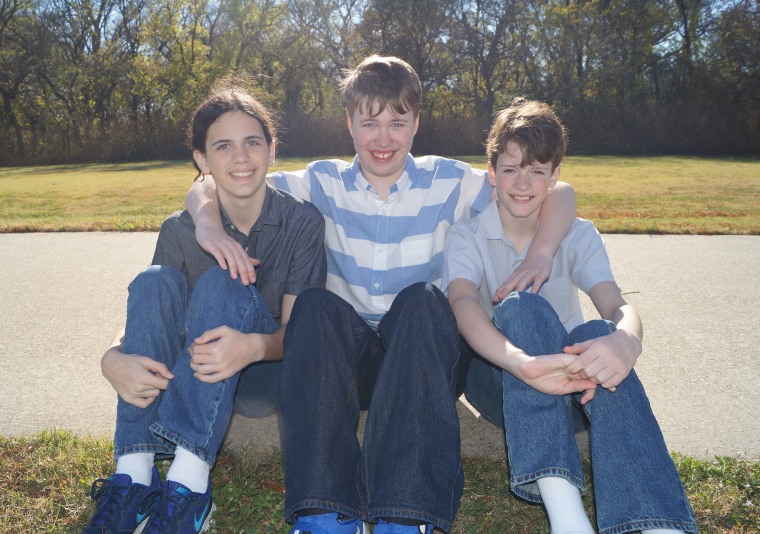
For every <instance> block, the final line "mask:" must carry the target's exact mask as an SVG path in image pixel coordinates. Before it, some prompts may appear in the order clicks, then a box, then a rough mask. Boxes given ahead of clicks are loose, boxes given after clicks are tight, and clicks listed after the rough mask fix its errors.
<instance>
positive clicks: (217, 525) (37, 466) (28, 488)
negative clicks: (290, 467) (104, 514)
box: [0, 431, 760, 534]
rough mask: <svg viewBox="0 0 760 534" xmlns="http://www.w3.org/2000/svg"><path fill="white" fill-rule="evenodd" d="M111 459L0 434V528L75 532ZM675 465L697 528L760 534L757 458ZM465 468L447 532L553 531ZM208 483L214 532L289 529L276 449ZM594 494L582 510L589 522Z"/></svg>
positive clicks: (488, 479) (82, 447) (46, 439)
mask: <svg viewBox="0 0 760 534" xmlns="http://www.w3.org/2000/svg"><path fill="white" fill-rule="evenodd" d="M112 453H113V449H112V445H111V442H110V440H108V439H105V438H103V439H93V438H82V437H76V436H74V435H72V434H70V433H67V432H56V431H51V432H44V433H42V434H40V435H37V436H34V437H23V438H0V487H2V488H3V490H2V492H0V531H1V532H3V533H5V532H8V533H11V532H13V533H15V532H19V533H21V532H24V533H31V532H72V533H73V532H80V531H81V528H82V527H83V526H84V523H86V522H87V521H88V520H89V516H90V514H91V513H92V509H93V507H92V503H91V501H90V500H89V497H88V495H89V489H90V485H91V484H92V482H93V480H95V479H96V478H98V477H102V476H107V475H108V474H110V472H111V471H112V470H113V460H112V459H111V454H112ZM675 462H676V466H677V468H678V471H679V473H680V474H681V479H682V480H683V482H684V485H685V487H686V491H687V493H688V494H689V499H690V501H691V504H692V507H693V508H694V512H695V514H696V516H697V521H698V523H699V528H700V531H701V532H703V533H717V532H723V533H724V532H730V533H747V534H749V533H756V532H758V531H760V509H758V504H759V503H760V462H746V461H740V460H737V459H732V458H725V457H724V458H716V459H714V460H712V461H698V460H694V459H692V458H687V457H680V456H676V457H675ZM164 464H165V462H164ZM464 467H465V489H464V496H463V498H462V503H461V505H460V508H459V513H458V514H457V519H456V521H455V524H454V528H453V529H452V531H451V532H452V534H475V533H489V534H490V533H493V534H497V533H498V534H506V533H511V534H528V533H537V534H538V533H548V532H549V529H548V523H547V520H546V516H545V514H544V512H543V509H542V507H540V506H536V505H532V504H528V503H526V502H524V501H520V500H518V499H517V498H515V497H513V496H512V495H511V494H510V493H509V491H508V487H507V478H508V470H507V465H506V462H505V461H493V460H484V459H472V458H466V459H465V462H464ZM166 468H167V466H166V465H160V469H161V470H163V471H164V472H165V470H166ZM586 471H587V474H588V473H589V465H588V464H586ZM212 483H213V488H214V500H215V502H216V504H217V506H218V510H217V512H216V514H215V516H214V517H215V522H214V524H213V525H212V529H211V532H212V533H230V534H239V533H246V534H253V533H261V534H263V533H267V534H269V533H283V534H285V533H287V532H288V526H287V524H286V523H285V522H284V521H283V520H282V514H283V499H284V488H283V474H282V463H281V458H280V457H279V455H278V454H277V453H274V454H262V453H254V452H252V451H246V450H243V451H236V454H234V455H233V454H230V453H229V452H223V453H222V454H221V455H220V457H219V460H218V462H217V465H216V468H215V469H214V471H213V474H212ZM590 493H591V492H589V494H588V495H587V497H586V499H585V504H586V508H587V509H588V511H589V513H590V514H591V515H592V517H593V506H594V504H593V499H592V498H591V496H590Z"/></svg>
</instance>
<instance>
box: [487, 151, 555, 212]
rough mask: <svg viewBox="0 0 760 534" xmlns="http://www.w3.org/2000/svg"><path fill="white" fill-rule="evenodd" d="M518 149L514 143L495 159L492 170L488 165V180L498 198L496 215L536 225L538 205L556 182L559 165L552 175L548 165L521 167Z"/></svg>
mask: <svg viewBox="0 0 760 534" xmlns="http://www.w3.org/2000/svg"><path fill="white" fill-rule="evenodd" d="M522 158H523V150H522V147H521V146H520V145H519V144H518V143H516V142H514V141H509V142H508V143H507V149H506V150H505V151H504V152H502V153H500V154H499V156H498V157H497V158H496V168H494V166H493V165H492V164H491V163H490V162H489V163H488V177H489V181H490V182H491V185H492V186H494V187H496V194H497V195H498V196H499V211H500V213H501V214H502V217H503V216H507V217H511V218H513V219H522V220H527V221H531V222H532V221H533V220H535V221H538V214H539V212H540V209H541V205H542V204H543V203H544V200H545V199H546V195H547V194H548V192H549V188H551V187H554V185H555V184H556V183H557V178H559V165H558V166H557V167H556V168H555V169H554V171H552V164H551V162H548V163H541V162H539V161H534V162H533V163H531V164H529V165H526V166H525V167H522V166H521V163H522Z"/></svg>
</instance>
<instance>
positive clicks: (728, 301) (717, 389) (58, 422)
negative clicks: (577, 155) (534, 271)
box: [0, 233, 760, 459]
mask: <svg viewBox="0 0 760 534" xmlns="http://www.w3.org/2000/svg"><path fill="white" fill-rule="evenodd" d="M155 239H156V234H154V233H55V234H44V233H43V234H2V235H0V374H1V375H2V376H3V385H4V387H3V388H0V435H4V436H13V435H19V434H29V433H36V432H39V431H40V430H42V429H46V428H60V429H67V430H71V431H73V432H77V433H86V434H92V435H110V434H112V432H113V427H114V418H115V406H116V402H115V394H114V392H113V390H112V389H111V387H110V385H109V384H108V382H107V381H106V380H105V379H104V378H103V377H102V376H101V374H100V365H99V361H100V357H101V355H102V353H103V351H104V350H105V348H106V347H107V346H108V343H109V342H110V341H111V338H112V337H113V335H114V333H115V332H116V331H117V330H118V329H119V328H120V327H121V326H122V325H123V321H124V310H125V304H126V297H127V290H126V288H127V285H128V283H129V281H130V280H131V279H132V278H133V277H134V276H135V275H136V274H137V273H138V272H139V271H140V270H142V269H143V268H144V267H145V266H147V265H148V263H149V262H150V259H151V257H152V253H153V247H154V245H155ZM605 239H606V241H607V248H608V251H609V254H610V257H611V259H612V263H613V266H614V271H615V275H616V276H617V278H618V281H619V283H620V285H621V287H622V288H623V291H624V292H625V293H626V298H627V300H628V301H629V302H630V303H631V304H633V305H634V306H636V308H637V309H638V310H639V312H640V313H641V315H642V317H643V320H644V326H645V332H646V333H645V342H644V353H643V354H642V356H641V357H640V359H639V362H638V363H637V366H636V368H637V370H638V373H639V375H640V376H641V379H642V381H643V382H644V385H645V387H646V389H647V392H648V395H649V397H650V400H651V403H652V406H653V409H654V412H655V414H656V415H657V417H658V419H659V421H660V424H661V426H662V430H663V433H664V435H665V439H666V441H667V444H668V447H669V448H670V449H671V450H674V451H678V452H681V453H684V454H688V455H691V456H696V457H700V458H711V457H713V456H716V455H729V456H741V457H745V458H753V459H760V416H758V413H760V384H759V383H758V382H760V380H759V379H760V311H758V303H760V237H758V236H715V237H707V236H630V235H607V236H605ZM587 309H589V308H588V307H587ZM460 416H461V420H462V443H463V452H464V453H465V454H470V455H482V456H490V457H498V456H502V455H503V445H502V441H503V440H502V437H501V435H500V433H499V432H497V431H496V430H495V429H493V428H492V427H491V426H490V425H489V424H488V423H486V422H484V421H482V420H479V419H477V418H476V417H475V416H473V415H472V414H471V413H470V412H469V411H468V410H467V409H466V408H465V407H464V406H460ZM228 441H229V442H231V443H232V444H236V443H254V444H256V445H258V446H260V447H262V448H269V447H274V446H277V443H278V438H277V424H276V417H271V418H268V419H264V420H259V421H251V420H245V419H242V418H236V419H235V420H234V421H233V425H232V428H231V431H230V433H229V435H228Z"/></svg>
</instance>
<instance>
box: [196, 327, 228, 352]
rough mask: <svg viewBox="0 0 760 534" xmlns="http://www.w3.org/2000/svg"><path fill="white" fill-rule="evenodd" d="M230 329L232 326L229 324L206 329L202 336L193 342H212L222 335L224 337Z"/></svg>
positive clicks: (197, 343) (200, 343)
mask: <svg viewBox="0 0 760 534" xmlns="http://www.w3.org/2000/svg"><path fill="white" fill-rule="evenodd" d="M229 330H230V328H229V327H228V326H217V327H216V328H212V329H211V330H206V331H205V332H203V333H202V334H201V335H200V336H198V337H196V338H195V339H194V340H193V344H194V345H206V344H207V343H211V342H212V341H215V340H217V339H219V338H220V337H224V336H225V335H226V334H227V333H228V331H229ZM191 352H192V351H191Z"/></svg>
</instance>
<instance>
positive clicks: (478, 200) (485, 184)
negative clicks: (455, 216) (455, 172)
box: [458, 164, 494, 219]
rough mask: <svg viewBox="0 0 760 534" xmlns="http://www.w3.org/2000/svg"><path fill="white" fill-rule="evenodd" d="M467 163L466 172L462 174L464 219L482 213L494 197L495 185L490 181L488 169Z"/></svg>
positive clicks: (461, 210)
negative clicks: (480, 168)
mask: <svg viewBox="0 0 760 534" xmlns="http://www.w3.org/2000/svg"><path fill="white" fill-rule="evenodd" d="M462 165H465V167H466V168H465V172H464V174H463V175H462V185H461V195H460V210H458V211H459V212H460V213H461V214H462V218H463V219H470V218H472V217H474V216H475V215H477V214H479V213H482V212H483V210H484V209H486V206H488V203H489V202H490V200H491V198H492V197H493V191H494V188H493V186H492V185H491V184H490V183H489V181H488V173H487V172H486V171H482V170H478V169H473V168H472V167H471V166H469V165H466V164H462Z"/></svg>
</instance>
